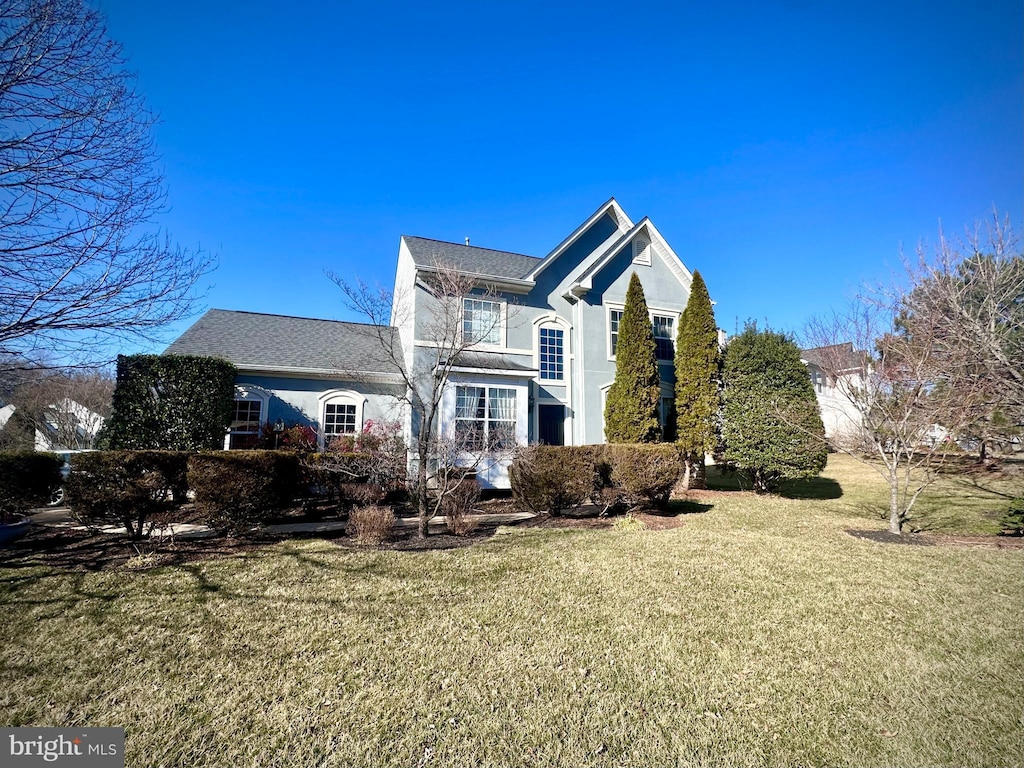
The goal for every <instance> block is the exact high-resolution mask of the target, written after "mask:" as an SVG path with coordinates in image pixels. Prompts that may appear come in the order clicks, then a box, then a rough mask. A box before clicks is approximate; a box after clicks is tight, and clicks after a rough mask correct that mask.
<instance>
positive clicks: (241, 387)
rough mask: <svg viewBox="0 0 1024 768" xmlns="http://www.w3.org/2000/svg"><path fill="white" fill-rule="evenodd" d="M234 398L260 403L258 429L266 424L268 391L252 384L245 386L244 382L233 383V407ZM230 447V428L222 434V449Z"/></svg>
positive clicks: (268, 403)
mask: <svg viewBox="0 0 1024 768" xmlns="http://www.w3.org/2000/svg"><path fill="white" fill-rule="evenodd" d="M235 400H244V401H246V402H258V403H259V404H260V426H259V429H260V431H262V430H263V427H264V426H266V424H267V415H268V414H267V411H268V410H269V407H270V393H269V392H267V391H266V390H264V389H261V388H259V387H254V386H247V385H245V384H235V396H234V397H233V398H232V405H231V407H232V408H234V401H235ZM230 448H231V428H230V427H229V428H228V431H227V432H226V433H225V435H224V450H225V451H227V450H229V449H230Z"/></svg>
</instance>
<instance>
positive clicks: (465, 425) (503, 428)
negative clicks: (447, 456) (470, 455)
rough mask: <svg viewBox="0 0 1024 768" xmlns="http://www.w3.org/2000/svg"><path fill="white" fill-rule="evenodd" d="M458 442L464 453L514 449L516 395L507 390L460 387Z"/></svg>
mask: <svg viewBox="0 0 1024 768" xmlns="http://www.w3.org/2000/svg"><path fill="white" fill-rule="evenodd" d="M455 439H456V442H457V443H458V448H459V449H460V450H463V451H485V450H505V449H508V448H511V447H513V446H514V445H515V444H516V391H515V390H514V389H508V388H506V387H468V386H466V387H464V386H460V387H456V388H455Z"/></svg>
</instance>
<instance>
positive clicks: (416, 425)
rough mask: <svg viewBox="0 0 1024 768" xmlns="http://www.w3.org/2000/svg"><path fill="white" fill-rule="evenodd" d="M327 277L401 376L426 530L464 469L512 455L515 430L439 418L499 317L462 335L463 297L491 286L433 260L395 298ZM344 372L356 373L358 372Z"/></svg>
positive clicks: (488, 292)
mask: <svg viewBox="0 0 1024 768" xmlns="http://www.w3.org/2000/svg"><path fill="white" fill-rule="evenodd" d="M328 277H329V278H330V279H331V280H332V281H333V282H334V283H335V284H336V285H337V286H338V287H339V288H340V289H341V290H342V293H343V294H344V301H345V304H346V305H347V306H348V307H349V309H352V310H353V311H355V312H357V313H359V314H360V315H362V317H363V318H364V319H365V320H366V322H367V326H366V328H367V331H366V332H367V333H368V334H370V335H371V337H372V338H373V340H374V341H375V343H376V346H378V347H379V349H380V353H381V354H382V355H383V361H384V362H385V363H386V364H387V367H388V368H389V369H390V370H392V371H393V372H394V373H395V374H396V375H397V376H398V377H399V379H400V381H401V385H402V388H403V389H404V394H402V395H400V396H399V399H400V401H401V402H403V403H404V404H405V405H406V406H407V407H408V408H409V411H410V414H411V418H412V435H411V440H412V448H413V453H414V461H413V462H412V466H411V468H410V470H411V471H410V482H409V485H410V487H411V489H412V493H413V496H414V499H415V501H416V506H417V512H418V517H419V534H420V536H426V535H427V527H428V524H429V522H430V520H431V519H433V518H434V517H435V516H436V515H437V514H438V512H439V511H440V510H441V507H442V505H443V503H444V499H445V497H446V496H448V495H450V494H452V493H454V492H456V490H457V488H458V486H459V483H460V482H461V481H462V478H463V477H464V476H465V474H466V473H472V472H475V471H477V470H479V469H481V468H483V467H484V466H485V465H487V464H488V463H490V462H493V461H497V460H499V459H500V458H502V457H503V456H505V455H511V450H512V447H513V444H514V442H515V440H514V435H513V436H512V437H511V439H509V437H508V436H500V435H499V436H492V437H491V440H490V442H489V443H487V444H484V443H482V442H481V436H480V435H478V434H476V433H474V432H472V431H467V432H464V433H460V432H459V431H458V430H457V429H455V428H454V427H452V428H449V429H447V431H445V430H443V429H442V427H443V425H442V423H441V422H442V404H443V399H444V396H445V393H446V391H447V390H448V389H449V385H450V383H451V381H452V375H453V373H455V371H456V369H457V368H458V367H459V366H460V365H466V364H467V355H471V354H472V352H473V350H474V349H475V348H476V347H477V345H478V343H479V338H480V337H481V336H487V335H488V334H489V332H490V331H491V330H493V329H494V328H495V327H496V326H497V325H498V324H499V323H500V322H501V319H500V318H497V317H495V318H492V319H491V320H490V321H489V323H485V324H484V325H483V326H481V327H478V328H476V329H474V333H475V334H476V335H474V333H467V331H466V327H465V325H464V320H465V315H464V301H465V300H466V299H467V298H472V299H479V300H496V299H498V295H497V292H496V291H495V290H494V289H493V288H491V287H489V286H484V285H481V284H480V283H479V282H478V281H477V280H476V279H475V278H473V277H471V276H468V275H465V274H463V273H461V272H459V271H458V270H456V269H454V268H452V267H451V266H449V265H447V264H445V263H443V262H440V261H439V262H438V263H436V264H435V265H434V267H433V268H432V269H430V270H426V271H425V274H424V275H423V277H422V278H421V279H420V281H419V282H418V284H417V286H414V287H412V288H411V290H410V292H409V295H405V294H402V295H397V296H396V295H395V294H394V293H393V292H392V291H389V290H387V289H384V288H371V287H369V286H367V285H366V284H365V283H363V282H361V281H356V282H351V281H348V280H346V279H344V278H342V277H340V276H338V275H336V274H332V273H328ZM417 291H418V292H419V293H418V294H417V295H416V296H414V295H412V294H416V293H417ZM415 301H419V306H418V307H415V310H416V312H417V318H416V322H415V325H413V315H412V313H413V311H414V302H415ZM506 321H507V317H506ZM405 326H408V327H409V328H410V329H411V330H410V332H412V333H414V335H415V339H409V340H408V341H407V345H406V347H403V345H402V344H401V343H400V342H399V340H398V339H397V338H396V332H397V329H398V328H401V327H405ZM348 373H349V374H350V375H352V376H358V373H357V372H348ZM449 426H451V425H449Z"/></svg>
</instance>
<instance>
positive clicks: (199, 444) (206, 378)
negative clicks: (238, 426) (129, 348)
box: [103, 355, 237, 451]
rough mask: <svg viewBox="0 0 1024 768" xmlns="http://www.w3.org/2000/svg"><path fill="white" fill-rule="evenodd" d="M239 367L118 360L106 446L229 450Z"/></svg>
mask: <svg viewBox="0 0 1024 768" xmlns="http://www.w3.org/2000/svg"><path fill="white" fill-rule="evenodd" d="M236 373H237V372H236V370H235V366H233V365H232V364H231V363H229V362H227V361H226V360H219V359H217V358H212V357H198V356H193V355H119V356H118V358H117V387H116V388H115V389H114V398H113V402H112V412H111V415H110V419H109V420H108V421H107V424H106V426H104V428H103V440H104V442H103V447H105V448H114V449H127V450H141V449H153V448H158V449H164V450H173V451H202V450H215V449H217V448H222V447H223V445H224V433H225V432H227V430H228V426H229V425H230V423H231V413H232V407H233V403H234V398H235V375H236Z"/></svg>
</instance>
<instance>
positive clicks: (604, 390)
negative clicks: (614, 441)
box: [601, 381, 615, 443]
mask: <svg viewBox="0 0 1024 768" xmlns="http://www.w3.org/2000/svg"><path fill="white" fill-rule="evenodd" d="M614 383H615V382H614V381H609V382H608V383H607V384H604V385H602V386H601V442H602V443H607V442H608V438H606V437H605V429H604V428H605V421H604V412H605V410H606V409H607V407H608V393H609V392H610V391H611V389H612V384H614Z"/></svg>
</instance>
